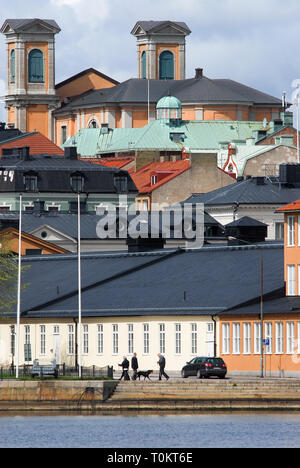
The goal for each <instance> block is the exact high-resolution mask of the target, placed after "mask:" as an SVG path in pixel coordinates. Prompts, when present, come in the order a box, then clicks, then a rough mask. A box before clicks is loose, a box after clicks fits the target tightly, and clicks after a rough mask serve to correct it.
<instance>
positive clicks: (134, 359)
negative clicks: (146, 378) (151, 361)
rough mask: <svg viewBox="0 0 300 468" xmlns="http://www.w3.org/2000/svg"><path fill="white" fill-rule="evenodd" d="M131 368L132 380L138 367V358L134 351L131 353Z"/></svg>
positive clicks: (134, 378)
mask: <svg viewBox="0 0 300 468" xmlns="http://www.w3.org/2000/svg"><path fill="white" fill-rule="evenodd" d="M131 368H132V370H133V376H132V380H136V377H137V370H138V368H139V363H138V360H137V357H136V353H133V356H132V358H131Z"/></svg>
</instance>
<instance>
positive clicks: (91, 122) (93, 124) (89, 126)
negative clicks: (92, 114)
mask: <svg viewBox="0 0 300 468" xmlns="http://www.w3.org/2000/svg"><path fill="white" fill-rule="evenodd" d="M88 128H98V124H97V122H96V120H94V119H92V120H90V122H89V124H88Z"/></svg>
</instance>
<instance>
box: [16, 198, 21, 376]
mask: <svg viewBox="0 0 300 468" xmlns="http://www.w3.org/2000/svg"><path fill="white" fill-rule="evenodd" d="M19 213H20V214H19V261H18V298H17V333H16V335H17V336H16V379H18V378H19V354H20V315H21V266H22V252H21V249H22V194H20V207H19Z"/></svg>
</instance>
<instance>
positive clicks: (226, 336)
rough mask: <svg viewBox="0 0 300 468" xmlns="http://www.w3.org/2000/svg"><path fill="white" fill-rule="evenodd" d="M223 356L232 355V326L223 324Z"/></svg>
mask: <svg viewBox="0 0 300 468" xmlns="http://www.w3.org/2000/svg"><path fill="white" fill-rule="evenodd" d="M222 354H230V324H229V323H223V324H222Z"/></svg>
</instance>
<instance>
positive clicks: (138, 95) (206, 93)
mask: <svg viewBox="0 0 300 468" xmlns="http://www.w3.org/2000/svg"><path fill="white" fill-rule="evenodd" d="M147 81H148V80H144V79H139V78H131V79H129V80H127V81H124V82H123V83H120V84H118V85H116V86H113V87H112V88H107V89H100V90H93V91H90V92H88V93H84V95H82V96H77V97H76V98H74V99H71V100H70V102H69V103H68V104H66V105H64V106H62V107H61V108H60V109H58V110H57V111H55V112H56V113H57V114H59V113H62V112H66V111H69V110H72V109H76V108H78V107H82V106H96V105H104V104H115V105H119V104H123V103H147V99H148V85H147ZM149 82H150V86H149V92H150V102H151V103H157V102H158V101H159V99H161V98H162V97H164V96H167V95H168V94H169V93H170V94H171V95H172V96H175V97H177V98H178V99H179V100H180V101H181V102H182V103H183V104H189V103H195V102H199V103H200V102H201V103H207V102H209V103H210V102H211V103H219V102H221V103H223V102H224V103H226V102H228V103H229V102H230V103H232V102H234V103H245V104H248V105H255V104H259V105H274V106H275V107H276V106H279V107H281V106H282V102H281V100H280V99H277V98H275V97H273V96H270V95H268V94H265V93H262V92H261V91H258V90H256V89H253V88H250V87H248V86H245V85H243V84H241V83H237V82H236V81H232V80H226V79H224V80H215V79H209V78H206V77H205V76H203V77H202V78H199V79H196V78H191V79H186V80H149Z"/></svg>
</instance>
